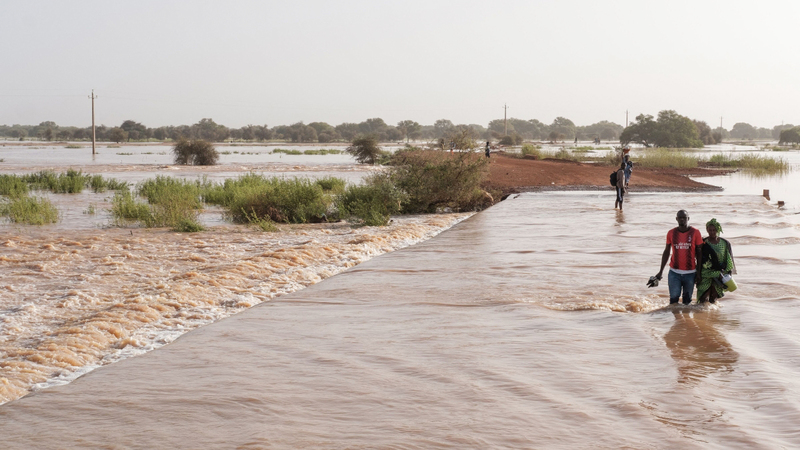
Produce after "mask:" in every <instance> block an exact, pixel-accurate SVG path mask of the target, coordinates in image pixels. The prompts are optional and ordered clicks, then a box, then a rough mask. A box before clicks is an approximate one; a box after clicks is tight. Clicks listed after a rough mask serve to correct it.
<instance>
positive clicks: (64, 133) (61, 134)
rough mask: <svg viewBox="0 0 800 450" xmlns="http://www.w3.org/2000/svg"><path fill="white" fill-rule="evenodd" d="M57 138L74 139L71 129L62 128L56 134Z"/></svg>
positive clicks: (60, 139)
mask: <svg viewBox="0 0 800 450" xmlns="http://www.w3.org/2000/svg"><path fill="white" fill-rule="evenodd" d="M56 138H57V139H58V140H59V141H68V140H70V139H72V132H70V131H69V130H65V129H62V130H61V131H59V132H58V134H56Z"/></svg>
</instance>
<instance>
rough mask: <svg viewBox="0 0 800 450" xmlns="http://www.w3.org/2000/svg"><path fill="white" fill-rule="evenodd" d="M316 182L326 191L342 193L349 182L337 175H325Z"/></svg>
mask: <svg viewBox="0 0 800 450" xmlns="http://www.w3.org/2000/svg"><path fill="white" fill-rule="evenodd" d="M316 183H317V184H318V185H319V186H320V187H321V188H322V190H323V191H326V192H334V193H340V192H343V191H344V188H345V185H346V184H347V183H346V182H345V181H344V180H343V179H341V178H336V177H324V178H320V179H318V180H317V181H316Z"/></svg>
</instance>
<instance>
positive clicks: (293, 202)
mask: <svg viewBox="0 0 800 450" xmlns="http://www.w3.org/2000/svg"><path fill="white" fill-rule="evenodd" d="M248 182H249V183H250V184H248V185H241V184H239V185H238V186H239V188H238V189H237V190H236V191H234V193H232V194H229V195H228V196H223V197H228V198H226V199H225V201H226V203H225V204H224V206H225V207H226V209H227V215H228V216H229V217H230V218H231V220H233V221H234V222H236V223H250V222H251V218H252V217H256V218H258V219H265V218H269V219H270V220H272V221H273V222H279V223H309V222H322V221H325V220H327V214H328V212H329V211H328V207H329V206H330V205H331V204H332V198H331V196H330V195H326V194H325V192H324V191H323V189H322V187H321V186H320V185H319V184H317V183H316V182H314V181H312V180H308V179H289V180H286V179H282V178H277V177H273V178H262V180H260V181H258V183H257V184H256V183H255V182H256V180H255V179H253V178H251V179H249V180H248ZM232 186H236V184H232ZM248 217H249V218H248Z"/></svg>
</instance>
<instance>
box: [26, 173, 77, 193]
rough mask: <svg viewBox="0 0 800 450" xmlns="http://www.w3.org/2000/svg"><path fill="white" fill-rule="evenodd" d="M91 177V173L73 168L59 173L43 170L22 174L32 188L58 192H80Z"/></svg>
mask: <svg viewBox="0 0 800 450" xmlns="http://www.w3.org/2000/svg"><path fill="white" fill-rule="evenodd" d="M90 178H91V177H90V176H89V175H84V174H83V173H82V172H81V171H79V170H73V169H69V170H67V172H66V173H61V174H58V175H56V173H55V172H53V171H49V170H42V171H40V172H37V173H32V174H28V175H23V176H22V179H23V180H25V182H26V183H28V184H30V185H31V188H33V189H41V190H48V191H51V192H53V193H56V194H79V193H81V192H82V191H83V188H84V187H86V185H87V184H88V183H89V181H90Z"/></svg>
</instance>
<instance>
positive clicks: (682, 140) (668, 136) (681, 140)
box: [655, 110, 703, 148]
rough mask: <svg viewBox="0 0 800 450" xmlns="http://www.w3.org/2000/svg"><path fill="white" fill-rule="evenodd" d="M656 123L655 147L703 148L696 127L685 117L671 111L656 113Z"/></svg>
mask: <svg viewBox="0 0 800 450" xmlns="http://www.w3.org/2000/svg"><path fill="white" fill-rule="evenodd" d="M656 123H657V124H658V128H657V132H656V141H655V144H656V146H657V147H671V148H701V147H702V146H703V141H701V140H700V137H699V134H698V132H697V127H696V126H695V125H694V122H692V119H689V118H688V117H686V116H682V115H680V114H678V113H677V112H675V111H673V110H665V111H661V112H659V113H658V120H656Z"/></svg>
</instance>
